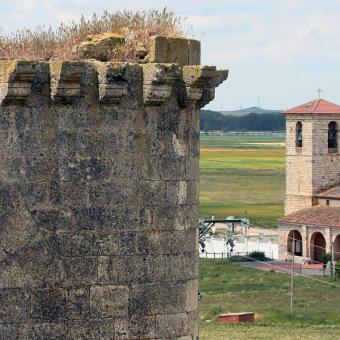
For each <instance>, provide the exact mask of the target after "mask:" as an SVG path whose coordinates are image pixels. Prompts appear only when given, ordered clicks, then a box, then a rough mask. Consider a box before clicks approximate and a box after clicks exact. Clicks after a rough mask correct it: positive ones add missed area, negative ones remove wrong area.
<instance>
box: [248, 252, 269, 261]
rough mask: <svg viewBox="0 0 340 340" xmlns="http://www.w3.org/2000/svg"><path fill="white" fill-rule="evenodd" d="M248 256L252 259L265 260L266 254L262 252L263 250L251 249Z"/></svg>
mask: <svg viewBox="0 0 340 340" xmlns="http://www.w3.org/2000/svg"><path fill="white" fill-rule="evenodd" d="M248 257H250V258H252V259H253V260H258V261H266V260H267V258H266V255H265V254H264V252H263V251H257V250H255V251H252V252H251V253H250V254H249V255H248Z"/></svg>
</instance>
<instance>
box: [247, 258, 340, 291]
mask: <svg viewBox="0 0 340 340" xmlns="http://www.w3.org/2000/svg"><path fill="white" fill-rule="evenodd" d="M243 257H244V258H246V259H249V260H251V261H255V262H260V263H263V264H265V265H266V266H270V267H273V268H276V269H278V270H280V271H282V272H284V273H287V274H291V271H290V270H287V269H284V268H281V267H278V266H275V265H273V264H271V263H266V262H264V261H260V260H256V259H253V258H252V257H248V256H244V255H243ZM248 268H249V267H248ZM294 275H298V276H302V277H306V278H308V279H310V280H314V281H318V282H321V283H326V284H328V285H330V286H335V287H338V288H340V286H339V285H337V284H335V283H332V282H327V281H323V280H319V279H317V278H315V277H312V276H309V275H305V274H301V273H296V272H295V274H294Z"/></svg>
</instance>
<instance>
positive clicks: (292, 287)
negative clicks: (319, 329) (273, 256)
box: [290, 234, 295, 317]
mask: <svg viewBox="0 0 340 340" xmlns="http://www.w3.org/2000/svg"><path fill="white" fill-rule="evenodd" d="M292 250H293V252H292V253H293V254H292V255H293V258H292V276H291V281H290V315H291V317H293V316H294V269H295V268H294V255H295V235H294V234H293V247H292Z"/></svg>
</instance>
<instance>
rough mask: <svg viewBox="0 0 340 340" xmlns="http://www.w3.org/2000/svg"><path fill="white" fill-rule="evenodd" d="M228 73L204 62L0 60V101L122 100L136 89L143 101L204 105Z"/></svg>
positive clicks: (154, 103)
mask: <svg viewBox="0 0 340 340" xmlns="http://www.w3.org/2000/svg"><path fill="white" fill-rule="evenodd" d="M227 76H228V71H226V70H223V71H217V70H216V68H215V67H211V66H201V65H198V66H196V65H195V66H179V65H178V64H162V63H147V64H129V63H111V62H99V61H94V60H93V61H50V62H40V61H20V60H14V61H0V104H1V105H11V104H17V105H18V104H19V105H23V104H28V105H41V104H42V103H43V102H42V101H41V97H45V98H46V99H48V100H47V101H45V102H46V103H49V104H50V105H53V104H75V103H80V104H81V103H82V102H83V103H91V104H119V103H120V102H121V101H122V100H124V98H127V97H129V96H131V95H132V96H133V97H134V98H136V96H137V97H139V96H140V98H143V103H144V105H161V104H162V103H164V102H166V101H167V100H169V99H170V98H172V97H176V99H177V101H178V102H179V104H180V105H188V104H189V103H190V104H194V105H197V106H198V107H202V106H204V105H205V104H207V103H208V102H210V101H211V100H213V99H214V90H215V87H217V86H218V85H219V84H220V83H222V82H223V81H224V80H225V79H226V78H227ZM136 91H137V93H136ZM138 91H139V92H140V93H138ZM37 99H39V100H37Z"/></svg>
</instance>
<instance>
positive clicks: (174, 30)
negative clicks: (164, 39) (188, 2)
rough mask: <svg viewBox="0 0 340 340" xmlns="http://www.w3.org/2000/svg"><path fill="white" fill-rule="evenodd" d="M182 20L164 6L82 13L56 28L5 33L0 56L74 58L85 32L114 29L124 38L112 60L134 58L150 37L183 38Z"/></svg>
mask: <svg viewBox="0 0 340 340" xmlns="http://www.w3.org/2000/svg"><path fill="white" fill-rule="evenodd" d="M182 22H183V19H182V18H181V17H177V16H175V15H174V13H173V12H172V11H169V10H168V9H166V8H164V10H163V11H155V10H149V11H138V12H130V11H123V12H116V13H109V12H106V11H105V12H104V13H103V15H101V16H98V15H96V14H93V15H92V17H91V18H90V19H86V18H85V17H84V16H81V18H80V21H79V22H75V21H72V22H70V23H67V24H65V23H62V24H60V25H59V27H57V28H56V29H53V28H52V27H51V26H48V27H37V28H35V29H33V30H31V29H25V30H18V31H17V32H15V33H13V34H10V35H7V36H4V35H3V36H1V35H0V59H34V60H50V59H52V58H53V59H71V60H77V55H75V52H72V49H73V47H74V46H76V45H78V44H79V43H80V42H82V41H85V40H86V37H87V36H88V35H90V34H100V33H105V32H114V33H118V34H121V35H123V36H124V37H125V45H124V47H123V48H120V49H119V50H118V51H117V52H116V53H115V54H114V55H113V56H112V58H111V60H114V61H136V57H135V51H136V49H137V48H138V45H139V44H142V45H144V46H145V47H146V48H147V47H148V41H149V37H151V36H153V35H163V36H170V37H182V36H183V32H182ZM78 59H79V58H78Z"/></svg>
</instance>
